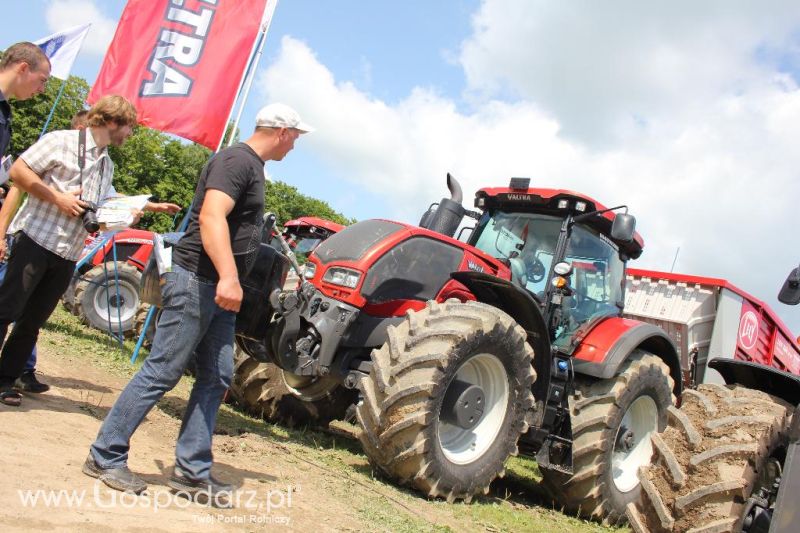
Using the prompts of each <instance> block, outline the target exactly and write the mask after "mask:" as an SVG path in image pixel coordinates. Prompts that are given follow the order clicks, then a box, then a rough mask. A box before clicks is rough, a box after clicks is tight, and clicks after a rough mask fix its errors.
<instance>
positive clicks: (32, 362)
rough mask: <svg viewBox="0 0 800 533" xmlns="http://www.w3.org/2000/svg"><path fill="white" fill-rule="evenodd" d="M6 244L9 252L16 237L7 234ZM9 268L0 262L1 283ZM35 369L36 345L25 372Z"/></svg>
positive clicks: (26, 364)
mask: <svg viewBox="0 0 800 533" xmlns="http://www.w3.org/2000/svg"><path fill="white" fill-rule="evenodd" d="M6 244H7V246H8V247H7V248H6V253H8V252H7V251H8V250H11V246H12V245H13V244H14V237H12V236H11V235H6ZM7 269H8V263H7V262H5V261H4V262H2V263H0V284H2V283H3V279H5V277H6V270H7ZM0 340H2V339H0ZM34 370H36V346H34V347H33V350H31V355H30V357H28V360H27V361H26V362H25V372H33V371H34Z"/></svg>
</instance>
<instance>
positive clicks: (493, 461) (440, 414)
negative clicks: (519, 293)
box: [356, 300, 536, 502]
mask: <svg viewBox="0 0 800 533" xmlns="http://www.w3.org/2000/svg"><path fill="white" fill-rule="evenodd" d="M371 357H372V369H371V371H370V373H369V375H367V376H364V377H362V378H361V381H360V383H359V388H360V389H361V392H362V395H363V401H362V402H361V403H359V405H358V407H357V409H356V415H357V417H358V421H359V424H360V425H361V431H360V432H359V440H360V441H361V444H362V446H363V448H364V451H365V453H366V454H367V456H368V458H369V460H370V461H371V462H372V464H373V465H375V466H377V467H378V468H379V469H380V470H381V471H383V473H385V474H386V475H387V476H388V477H389V478H391V479H393V480H396V481H397V482H399V483H400V484H403V485H410V486H412V487H413V488H415V489H416V490H419V491H421V492H423V493H424V494H426V495H427V496H429V497H443V498H447V500H448V501H449V502H452V501H454V500H457V499H463V500H465V501H470V500H471V499H472V497H473V496H474V495H476V494H486V493H488V491H489V484H490V483H491V482H492V481H493V480H494V479H495V478H496V477H498V476H502V475H503V473H504V470H503V466H504V464H505V461H506V459H507V458H508V456H509V455H516V453H517V440H518V439H519V437H520V435H521V434H522V433H524V432H525V431H527V430H528V421H527V418H528V414H529V413H530V411H531V409H532V407H533V394H532V393H531V385H532V384H533V381H534V380H535V378H536V374H535V372H534V370H533V366H532V360H533V349H532V348H531V346H530V345H529V344H528V343H527V341H526V333H525V330H523V329H522V327H521V326H519V325H518V324H517V323H516V322H515V321H514V320H513V319H512V318H511V317H510V316H508V315H507V314H505V313H504V312H503V311H500V310H499V309H497V308H495V307H492V306H489V305H486V304H483V303H479V302H466V303H460V302H458V301H456V300H448V301H447V302H446V303H443V304H442V303H436V302H428V304H427V305H426V307H425V308H424V309H422V310H420V311H417V312H410V313H408V314H407V315H406V318H405V320H404V321H403V322H401V323H400V324H399V325H397V326H394V327H390V328H389V330H388V340H387V341H386V343H385V344H384V345H383V346H382V347H381V348H379V349H375V350H373V351H372V354H371Z"/></svg>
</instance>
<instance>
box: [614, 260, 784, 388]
mask: <svg viewBox="0 0 800 533" xmlns="http://www.w3.org/2000/svg"><path fill="white" fill-rule="evenodd" d="M624 316H626V317H629V318H634V319H636V320H639V321H642V322H648V323H651V324H653V325H655V326H658V327H660V328H661V329H663V330H664V331H666V332H667V334H668V335H669V337H670V338H671V339H672V341H673V342H674V343H675V346H676V347H677V348H678V352H679V356H680V360H681V369H682V373H683V375H682V378H683V383H684V385H685V386H687V387H690V386H693V385H697V384H700V383H716V384H723V383H725V381H724V379H723V377H722V375H721V374H720V373H719V372H717V371H716V370H714V369H712V368H709V367H708V362H709V360H710V357H713V358H720V359H727V360H735V361H746V362H750V363H755V364H758V365H763V366H767V367H772V368H775V369H777V370H780V371H783V372H788V373H790V374H795V375H800V344H798V343H797V340H796V339H795V337H794V336H793V335H792V333H791V331H790V330H789V328H788V327H787V326H786V324H784V323H783V321H782V320H781V319H780V318H779V317H778V315H776V314H775V312H774V311H773V310H772V309H770V307H769V306H768V305H767V304H765V303H764V302H762V301H761V300H759V299H758V298H756V297H755V296H752V295H751V294H748V293H747V292H746V291H744V290H742V289H740V288H739V287H737V286H736V285H734V284H732V283H731V282H729V281H727V280H724V279H719V278H708V277H701V276H692V275H687V274H675V273H669V272H657V271H654V270H641V269H633V268H629V269H628V271H627V277H626V290H625V313H624Z"/></svg>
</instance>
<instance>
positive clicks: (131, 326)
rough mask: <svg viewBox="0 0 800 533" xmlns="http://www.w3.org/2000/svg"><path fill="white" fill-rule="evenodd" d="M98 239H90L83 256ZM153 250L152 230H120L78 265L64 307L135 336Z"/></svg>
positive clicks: (91, 321)
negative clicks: (141, 289) (141, 286)
mask: <svg viewBox="0 0 800 533" xmlns="http://www.w3.org/2000/svg"><path fill="white" fill-rule="evenodd" d="M97 239H98V237H97V236H90V237H88V238H87V239H86V246H85V248H84V256H83V257H85V255H86V254H88V253H89V252H90V251H91V250H92V249H93V248H94V247H95V245H96V242H97ZM152 251H153V233H152V232H150V231H144V230H139V229H125V230H122V231H119V232H117V233H116V234H115V235H114V237H113V239H109V240H107V241H106V242H105V243H104V244H103V246H102V248H100V249H99V250H97V251H96V252H95V254H94V255H93V256H92V258H91V259H90V260H89V261H87V262H86V263H84V264H83V265H81V266H80V267H79V268H78V270H77V271H76V275H75V277H74V278H73V280H72V283H70V286H69V287H68V288H67V291H66V292H65V293H64V296H63V297H62V301H63V302H64V306H65V307H66V308H67V309H69V310H70V311H72V312H73V313H74V314H75V315H77V316H79V317H80V318H81V320H82V321H83V322H84V323H85V324H87V325H89V326H92V327H95V328H97V329H101V330H104V331H112V332H114V333H120V332H121V333H122V334H123V335H133V333H134V332H135V331H136V321H137V315H140V314H141V309H142V304H141V301H140V298H139V284H140V281H141V277H142V271H143V270H144V267H145V265H146V264H147V261H148V260H149V259H150V254H151V253H152ZM115 265H116V268H115ZM145 310H146V308H145Z"/></svg>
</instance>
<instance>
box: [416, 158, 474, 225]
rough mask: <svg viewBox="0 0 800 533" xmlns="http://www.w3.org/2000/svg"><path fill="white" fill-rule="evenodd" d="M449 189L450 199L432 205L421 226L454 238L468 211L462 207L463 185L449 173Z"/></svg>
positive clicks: (423, 216) (420, 222) (421, 221)
mask: <svg viewBox="0 0 800 533" xmlns="http://www.w3.org/2000/svg"><path fill="white" fill-rule="evenodd" d="M447 188H448V189H449V190H450V198H442V200H441V201H440V202H439V204H438V205H437V204H432V205H431V206H430V207H429V208H428V210H427V211H426V212H425V214H424V215H422V219H421V220H420V221H419V225H420V227H422V228H425V229H429V230H431V231H435V232H437V233H441V234H442V235H447V236H448V237H453V236H454V235H455V234H456V230H458V226H459V224H461V220H463V218H464V215H465V214H466V212H467V210H466V209H464V206H462V205H461V201H462V200H463V199H464V194H463V193H462V192H461V184H460V183H458V180H457V179H455V178H454V177H453V176H452V175H451V174H450V173H449V172H448V173H447Z"/></svg>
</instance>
